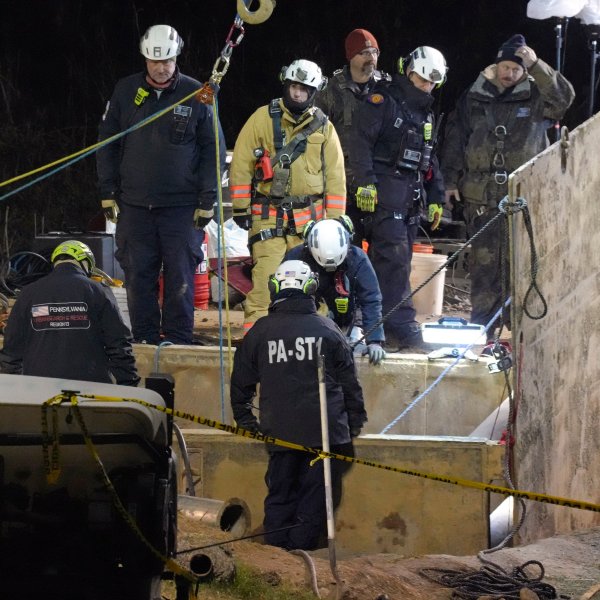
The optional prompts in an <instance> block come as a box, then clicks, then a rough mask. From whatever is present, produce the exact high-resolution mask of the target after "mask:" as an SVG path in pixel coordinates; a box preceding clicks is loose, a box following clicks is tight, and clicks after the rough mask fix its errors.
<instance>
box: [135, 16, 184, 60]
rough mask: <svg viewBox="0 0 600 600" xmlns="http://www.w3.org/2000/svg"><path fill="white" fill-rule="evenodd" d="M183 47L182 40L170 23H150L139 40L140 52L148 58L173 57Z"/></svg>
mask: <svg viewBox="0 0 600 600" xmlns="http://www.w3.org/2000/svg"><path fill="white" fill-rule="evenodd" d="M182 48H183V40H182V39H181V38H180V37H179V34H178V33H177V31H175V29H174V28H173V27H171V26H170V25H152V27H148V29H147V30H146V33H144V35H143V36H142V39H141V40H140V52H141V53H142V55H143V56H144V57H146V58H149V59H150V60H167V59H169V58H175V57H176V56H178V55H179V53H180V52H181V49H182Z"/></svg>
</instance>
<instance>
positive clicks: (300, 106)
mask: <svg viewBox="0 0 600 600" xmlns="http://www.w3.org/2000/svg"><path fill="white" fill-rule="evenodd" d="M291 83H292V82H291V81H289V80H286V81H285V84H284V86H283V104H284V105H285V107H286V108H287V109H288V110H289V111H290V112H291V113H292V114H293V115H296V116H300V115H302V114H303V113H305V112H306V111H307V110H308V109H309V108H310V107H311V106H312V105H313V102H314V100H315V95H316V93H317V88H313V87H312V86H306V87H307V88H309V89H312V90H313V91H312V93H311V94H310V95H309V96H308V98H307V99H306V100H305V101H304V102H297V101H296V100H292V96H291V94H290V85H291Z"/></svg>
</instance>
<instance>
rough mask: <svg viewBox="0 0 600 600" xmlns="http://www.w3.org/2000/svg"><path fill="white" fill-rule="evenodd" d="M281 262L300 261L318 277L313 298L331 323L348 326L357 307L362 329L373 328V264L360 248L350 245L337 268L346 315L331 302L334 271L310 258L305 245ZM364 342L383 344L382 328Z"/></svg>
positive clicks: (377, 309) (376, 301)
mask: <svg viewBox="0 0 600 600" xmlns="http://www.w3.org/2000/svg"><path fill="white" fill-rule="evenodd" d="M284 260H303V261H304V262H305V263H307V264H308V265H310V268H311V269H312V270H313V271H314V272H316V273H317V274H318V275H319V288H318V289H317V293H316V294H315V297H316V299H317V301H318V302H320V301H321V300H323V301H324V302H325V303H326V304H327V306H328V307H329V310H330V311H331V315H332V318H333V320H334V321H335V322H336V323H337V324H338V325H339V326H340V327H343V326H345V325H349V324H350V323H351V322H352V321H353V319H354V312H355V311H356V309H357V308H359V309H360V310H361V312H362V328H363V330H364V331H365V333H366V332H367V331H369V330H370V329H371V327H373V325H375V324H376V323H378V322H379V321H381V291H380V289H379V282H378V281H377V275H375V270H374V269H373V265H372V264H371V261H370V260H369V257H368V256H367V254H366V253H365V252H364V250H362V249H361V248H358V247H357V246H353V245H350V247H349V248H348V254H347V256H346V260H344V262H343V263H342V264H341V265H340V266H339V267H338V268H337V271H342V273H343V274H344V276H345V279H346V284H347V287H348V289H347V291H348V292H349V293H350V296H349V307H348V313H346V314H345V315H340V314H339V313H338V312H337V311H336V306H335V299H336V298H338V297H339V296H338V294H337V293H336V290H335V279H334V276H335V272H331V271H326V270H325V269H324V268H323V267H321V265H319V263H317V261H316V260H315V259H314V258H313V256H312V254H311V253H310V250H309V249H308V248H307V247H306V246H305V245H301V246H296V247H295V248H292V249H291V250H290V251H289V252H288V253H287V254H286V255H285V259H284ZM366 341H367V343H371V342H380V343H382V342H384V341H385V335H384V333H383V325H382V324H380V325H379V326H378V327H376V328H375V329H374V330H373V331H372V332H371V333H370V334H369V335H368V336H367V338H366Z"/></svg>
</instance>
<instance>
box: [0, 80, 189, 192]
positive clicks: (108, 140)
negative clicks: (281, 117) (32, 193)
mask: <svg viewBox="0 0 600 600" xmlns="http://www.w3.org/2000/svg"><path fill="white" fill-rule="evenodd" d="M197 93H198V90H194V91H193V92H191V93H190V94H188V95H187V96H185V97H184V98H182V99H181V100H178V101H177V102H175V103H174V104H171V106H168V107H167V108H164V109H162V110H160V111H158V112H157V113H155V114H154V115H152V116H150V117H148V120H147V121H146V122H145V123H144V124H143V125H141V126H140V127H135V126H134V127H132V128H131V131H136V130H137V129H141V128H142V127H145V126H146V125H149V124H150V123H152V122H153V121H156V119H158V118H160V117H162V116H163V115H165V114H166V113H168V112H169V111H171V110H172V109H173V108H174V107H175V106H177V105H179V104H181V103H182V102H185V101H186V100H189V99H190V98H192V97H193V96H195V95H196V94H197ZM122 133H123V132H120V133H116V134H115V135H113V136H111V137H109V138H106V139H105V140H102V141H101V142H96V143H95V144H92V145H91V146H88V147H87V148H83V149H82V150H78V151H77V152H74V153H73V154H70V155H69V156H65V157H63V158H59V159H58V160H55V161H54V162H51V163H48V164H46V165H43V166H42V167H38V168H37V169H33V170H32V171H28V172H27V173H23V174H21V175H17V176H16V177H13V178H12V179H7V180H6V181H2V182H0V188H2V187H4V186H7V185H9V184H11V183H15V182H17V181H20V180H21V179H25V178H27V177H30V176H31V175H36V174H37V173H41V172H42V171H46V170H47V169H50V168H52V167H55V166H57V165H60V164H62V163H64V162H67V161H69V160H72V159H73V158H77V157H78V156H81V155H82V154H85V153H86V152H91V151H92V150H97V149H99V148H101V147H102V146H107V145H108V144H110V143H112V142H114V141H115V140H116V139H118V138H119V137H121V136H122Z"/></svg>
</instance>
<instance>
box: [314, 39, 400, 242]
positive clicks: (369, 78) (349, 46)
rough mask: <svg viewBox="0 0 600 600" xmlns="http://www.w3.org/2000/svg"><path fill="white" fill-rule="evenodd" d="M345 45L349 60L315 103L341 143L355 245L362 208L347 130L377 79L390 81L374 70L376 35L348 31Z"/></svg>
mask: <svg viewBox="0 0 600 600" xmlns="http://www.w3.org/2000/svg"><path fill="white" fill-rule="evenodd" d="M344 47H345V51H346V58H347V60H348V64H347V65H345V66H344V67H343V68H341V69H338V70H337V71H334V73H333V77H331V78H330V80H329V85H328V86H327V88H326V89H325V90H324V91H323V92H320V93H319V94H317V98H316V101H315V105H316V106H318V107H319V108H321V110H323V112H324V113H325V114H327V115H328V116H329V120H330V121H331V122H332V123H333V125H334V127H335V129H336V131H337V133H338V136H339V138H340V142H341V144H342V150H343V152H344V162H345V169H346V188H347V190H346V191H347V194H346V198H347V205H346V214H347V215H348V216H349V217H350V218H351V219H352V222H353V224H354V229H355V235H354V238H353V241H354V243H355V244H356V245H357V246H361V245H362V240H363V239H364V237H365V235H364V228H363V226H362V221H361V211H359V210H358V209H357V208H356V203H355V200H354V196H355V192H356V183H355V182H354V178H353V175H352V172H351V170H350V160H349V155H348V152H349V150H350V134H351V131H352V129H353V127H354V122H355V121H356V119H355V117H354V116H355V113H356V109H357V107H358V106H359V104H360V103H361V102H363V101H364V100H365V98H367V97H368V96H369V95H370V94H371V92H372V91H373V88H374V87H375V84H376V83H377V82H378V81H382V80H383V81H390V76H389V75H387V74H386V73H382V72H381V71H378V70H377V60H378V59H379V45H378V44H377V40H376V39H375V36H374V35H373V34H372V33H370V32H369V31H367V30H366V29H355V30H354V31H351V32H350V33H349V34H348V36H347V37H346V41H345V42H344Z"/></svg>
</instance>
